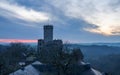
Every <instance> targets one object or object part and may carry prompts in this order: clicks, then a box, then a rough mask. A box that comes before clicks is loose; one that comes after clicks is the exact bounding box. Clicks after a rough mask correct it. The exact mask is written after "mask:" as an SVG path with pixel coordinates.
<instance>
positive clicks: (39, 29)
mask: <svg viewBox="0 0 120 75" xmlns="http://www.w3.org/2000/svg"><path fill="white" fill-rule="evenodd" d="M46 24H52V25H53V26H54V39H62V40H63V41H64V42H65V41H68V42H71V43H97V42H104V43H105V42H106V43H109V42H110V43H112V42H120V0H0V42H3V43H4V42H5V43H10V42H28V43H30V42H32V43H33V42H37V39H42V38H43V25H46Z"/></svg>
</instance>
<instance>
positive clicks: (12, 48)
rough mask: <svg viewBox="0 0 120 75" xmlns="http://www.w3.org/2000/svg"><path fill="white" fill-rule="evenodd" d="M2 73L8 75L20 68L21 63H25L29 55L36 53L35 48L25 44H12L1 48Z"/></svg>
mask: <svg viewBox="0 0 120 75" xmlns="http://www.w3.org/2000/svg"><path fill="white" fill-rule="evenodd" d="M0 51H1V52H0V69H1V70H0V72H1V75H8V74H9V73H10V72H13V71H15V70H17V69H19V68H20V65H19V62H21V61H25V60H26V57H27V55H29V54H31V53H34V51H35V48H34V47H31V46H30V45H27V44H23V43H10V44H9V45H6V46H2V45H1V47H0Z"/></svg>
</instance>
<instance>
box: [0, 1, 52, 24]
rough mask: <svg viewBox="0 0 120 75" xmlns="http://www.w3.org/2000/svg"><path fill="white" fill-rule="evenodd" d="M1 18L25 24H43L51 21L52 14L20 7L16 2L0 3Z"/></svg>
mask: <svg viewBox="0 0 120 75" xmlns="http://www.w3.org/2000/svg"><path fill="white" fill-rule="evenodd" d="M0 16H3V17H5V18H8V19H14V20H16V19H19V20H22V21H25V22H32V23H41V22H45V21H47V20H48V19H50V14H48V13H46V12H42V11H36V10H34V9H31V8H27V7H25V6H20V5H18V4H17V3H15V2H14V1H12V2H11V1H10V0H5V1H4V0H1V1H0Z"/></svg>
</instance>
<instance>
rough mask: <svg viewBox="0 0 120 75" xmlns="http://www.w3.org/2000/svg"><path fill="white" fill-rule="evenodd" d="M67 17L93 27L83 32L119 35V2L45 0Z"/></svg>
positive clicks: (109, 0)
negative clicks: (80, 20)
mask: <svg viewBox="0 0 120 75" xmlns="http://www.w3.org/2000/svg"><path fill="white" fill-rule="evenodd" d="M47 1H48V2H49V3H50V4H51V5H53V6H55V7H56V8H58V9H60V10H61V11H62V12H63V13H64V14H65V15H66V16H67V17H69V18H73V19H83V20H84V21H86V22H87V23H89V24H92V25H94V26H95V27H89V28H84V30H86V31H89V32H94V33H99V34H103V35H120V17H119V16H120V1H119V0H53V1H51V0H47Z"/></svg>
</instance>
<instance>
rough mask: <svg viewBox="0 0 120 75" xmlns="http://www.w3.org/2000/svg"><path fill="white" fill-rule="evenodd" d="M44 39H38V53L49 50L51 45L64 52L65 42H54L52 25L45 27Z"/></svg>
mask: <svg viewBox="0 0 120 75" xmlns="http://www.w3.org/2000/svg"><path fill="white" fill-rule="evenodd" d="M43 29H44V39H38V49H37V50H38V53H39V52H40V50H42V49H43V48H46V49H49V48H47V47H48V46H49V45H55V46H57V47H58V48H60V49H61V50H62V48H63V42H62V40H53V29H54V28H53V26H52V25H44V28H43Z"/></svg>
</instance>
